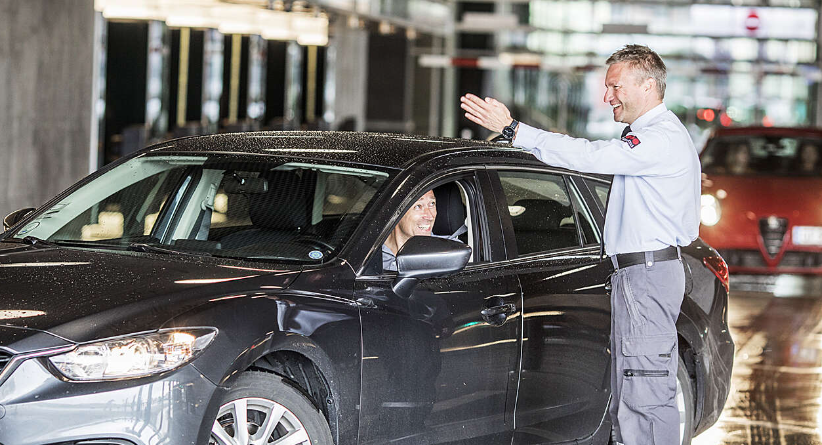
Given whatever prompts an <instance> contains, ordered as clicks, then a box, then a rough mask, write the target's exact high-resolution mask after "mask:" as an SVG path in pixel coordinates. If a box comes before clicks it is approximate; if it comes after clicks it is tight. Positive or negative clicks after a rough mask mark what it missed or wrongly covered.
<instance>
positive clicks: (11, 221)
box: [3, 207, 35, 231]
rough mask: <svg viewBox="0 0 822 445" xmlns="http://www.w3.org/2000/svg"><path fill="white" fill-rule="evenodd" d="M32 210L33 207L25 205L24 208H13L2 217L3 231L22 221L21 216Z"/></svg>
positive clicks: (27, 214)
mask: <svg viewBox="0 0 822 445" xmlns="http://www.w3.org/2000/svg"><path fill="white" fill-rule="evenodd" d="M34 210H35V208H34V207H26V208H24V209H20V210H15V211H13V212H11V213H9V214H8V215H6V217H5V218H3V231H6V230H9V229H10V228H11V227H12V226H14V225H15V224H17V223H19V222H20V221H22V220H23V218H25V217H27V216H29V213H31V212H33V211H34Z"/></svg>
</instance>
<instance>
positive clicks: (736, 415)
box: [692, 278, 822, 445]
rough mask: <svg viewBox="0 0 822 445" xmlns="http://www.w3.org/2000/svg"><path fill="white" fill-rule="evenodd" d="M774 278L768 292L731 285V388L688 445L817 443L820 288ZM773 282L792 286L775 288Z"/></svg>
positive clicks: (821, 393) (821, 438)
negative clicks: (708, 425)
mask: <svg viewBox="0 0 822 445" xmlns="http://www.w3.org/2000/svg"><path fill="white" fill-rule="evenodd" d="M771 281H772V283H770V285H771V286H772V287H771V288H769V289H768V288H762V287H761V286H760V288H750V287H749V288H745V287H744V286H739V287H741V288H743V289H748V291H746V292H742V291H739V290H738V289H737V288H735V287H733V284H732V288H731V289H732V292H731V298H730V304H729V312H728V314H729V324H730V327H731V334H732V335H733V338H734V342H735V343H736V348H737V354H736V357H735V359H734V372H733V377H732V383H731V393H730V395H729V396H728V402H727V403H726V404H725V409H724V410H723V412H722V415H721V416H720V418H719V420H718V421H717V423H716V424H715V425H714V426H713V427H711V428H710V429H708V430H707V431H705V432H704V433H702V434H700V435H699V436H697V437H696V438H694V440H693V441H692V444H693V445H743V444H745V445H766V444H768V445H769V444H780V445H822V430H820V425H822V411H820V405H821V404H822V292H820V291H817V290H816V289H814V288H815V287H816V285H817V283H815V282H813V283H811V285H810V286H809V285H808V283H802V282H801V281H797V280H795V279H793V278H791V279H782V280H781V281H779V280H778V279H773V280H771ZM732 283H733V282H732ZM777 283H781V284H782V285H784V283H789V284H790V285H791V286H793V289H787V290H786V289H785V288H784V287H783V288H782V289H781V290H780V291H779V292H775V291H774V289H775V288H774V286H776V284H777ZM797 283H799V286H796V284H797ZM734 289H737V290H734ZM797 289H799V291H797ZM800 294H801V296H796V295H800Z"/></svg>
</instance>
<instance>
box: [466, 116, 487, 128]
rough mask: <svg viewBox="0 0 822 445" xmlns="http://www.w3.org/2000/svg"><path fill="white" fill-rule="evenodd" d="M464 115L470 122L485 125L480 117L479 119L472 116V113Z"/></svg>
mask: <svg viewBox="0 0 822 445" xmlns="http://www.w3.org/2000/svg"><path fill="white" fill-rule="evenodd" d="M465 117H466V118H467V119H468V120H469V121H471V122H473V123H475V124H479V125H482V126H483V127H485V123H484V122H483V121H482V119H480V118H478V117H476V116H474V115H473V114H471V113H465ZM485 128H488V127H485Z"/></svg>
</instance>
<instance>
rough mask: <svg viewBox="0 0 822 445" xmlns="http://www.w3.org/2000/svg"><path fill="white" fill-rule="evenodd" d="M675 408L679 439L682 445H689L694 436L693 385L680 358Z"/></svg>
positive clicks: (677, 371)
mask: <svg viewBox="0 0 822 445" xmlns="http://www.w3.org/2000/svg"><path fill="white" fill-rule="evenodd" d="M676 406H677V408H679V437H680V439H682V445H690V444H691V438H692V437H693V434H694V385H693V381H692V380H691V376H690V375H688V369H687V368H685V362H683V361H682V357H680V358H679V366H678V367H677V370H676Z"/></svg>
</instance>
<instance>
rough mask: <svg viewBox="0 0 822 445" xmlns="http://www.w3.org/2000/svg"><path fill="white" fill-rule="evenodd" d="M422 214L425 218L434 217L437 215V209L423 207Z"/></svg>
mask: <svg viewBox="0 0 822 445" xmlns="http://www.w3.org/2000/svg"><path fill="white" fill-rule="evenodd" d="M422 216H423V218H425V219H434V218H436V217H437V211H436V210H433V209H425V213H423V214H422Z"/></svg>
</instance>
